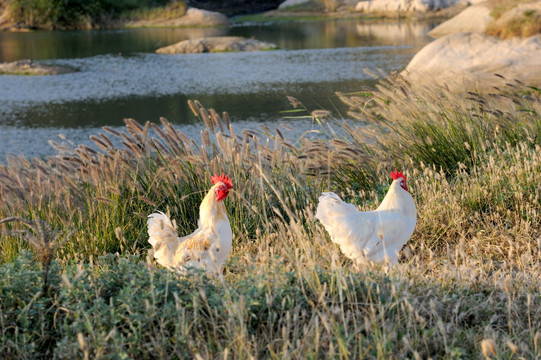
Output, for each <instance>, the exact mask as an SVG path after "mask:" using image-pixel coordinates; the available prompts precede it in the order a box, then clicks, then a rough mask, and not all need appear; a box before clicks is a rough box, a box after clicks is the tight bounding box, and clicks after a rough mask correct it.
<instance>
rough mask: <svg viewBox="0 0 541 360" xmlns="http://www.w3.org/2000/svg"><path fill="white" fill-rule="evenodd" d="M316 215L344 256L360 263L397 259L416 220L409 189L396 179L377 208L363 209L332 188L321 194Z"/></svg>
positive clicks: (411, 232) (389, 261)
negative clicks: (365, 210) (334, 191)
mask: <svg viewBox="0 0 541 360" xmlns="http://www.w3.org/2000/svg"><path fill="white" fill-rule="evenodd" d="M316 218H317V219H318V220H319V221H320V222H321V223H322V224H323V226H324V227H325V229H326V230H327V232H328V233H329V235H330V237H331V240H332V241H333V242H335V243H337V244H338V245H340V250H341V251H342V252H343V253H344V255H345V256H347V257H348V258H350V259H352V260H354V261H355V262H356V263H358V264H365V263H368V262H376V263H386V262H387V263H391V264H393V263H396V262H398V254H399V252H400V250H401V249H402V247H403V246H404V245H405V244H406V243H407V241H408V240H409V238H410V237H411V235H412V234H413V230H414V229H415V224H416V222H417V210H416V208H415V202H414V201H413V198H412V197H411V195H410V193H409V192H407V191H406V190H404V189H403V188H402V187H401V186H400V179H399V180H395V181H393V183H392V184H391V187H390V188H389V191H388V192H387V195H386V196H385V198H384V199H383V201H382V203H381V205H380V206H379V207H378V208H377V209H376V210H375V211H368V212H361V211H359V210H357V208H355V206H353V205H351V204H348V203H345V202H343V201H342V199H340V197H339V196H338V195H336V194H335V193H332V192H327V193H323V194H322V195H321V196H320V198H319V204H318V207H317V211H316Z"/></svg>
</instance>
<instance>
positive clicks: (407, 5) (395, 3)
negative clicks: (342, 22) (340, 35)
mask: <svg viewBox="0 0 541 360" xmlns="http://www.w3.org/2000/svg"><path fill="white" fill-rule="evenodd" d="M459 4H464V0H364V1H359V2H358V3H357V6H356V7H355V11H359V12H364V13H372V14H380V15H385V14H389V15H392V14H408V13H426V12H430V11H438V10H442V9H447V8H450V7H452V6H455V5H459Z"/></svg>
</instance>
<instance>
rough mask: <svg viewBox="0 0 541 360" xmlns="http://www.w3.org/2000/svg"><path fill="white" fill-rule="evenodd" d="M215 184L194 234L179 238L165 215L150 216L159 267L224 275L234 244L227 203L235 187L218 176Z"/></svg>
mask: <svg viewBox="0 0 541 360" xmlns="http://www.w3.org/2000/svg"><path fill="white" fill-rule="evenodd" d="M211 181H212V183H213V184H214V185H213V186H212V187H211V188H210V190H209V192H208V193H207V195H206V196H205V198H204V199H203V201H202V202H201V206H200V208H199V221H198V225H199V226H198V228H197V230H195V231H194V232H193V233H192V234H190V235H187V236H184V237H179V236H178V235H177V226H176V223H175V222H174V221H173V223H172V222H171V220H170V219H169V217H168V216H167V215H165V214H164V213H162V212H157V213H154V214H151V215H149V216H148V221H147V227H148V235H149V239H148V242H149V243H150V244H151V245H152V247H153V249H154V258H155V259H156V261H157V262H158V263H159V264H161V265H163V266H165V267H167V268H171V269H180V270H182V269H185V268H187V267H194V268H200V269H205V270H208V271H210V272H212V273H215V274H221V273H222V267H223V265H224V263H225V261H226V260H227V256H228V255H229V252H230V251H231V245H232V242H233V232H232V231H231V224H230V223H229V219H228V217H227V212H226V209H225V205H224V203H223V200H224V199H225V198H226V197H227V195H228V194H229V190H230V189H232V188H233V184H232V182H231V179H230V178H229V177H227V176H225V174H222V175H221V176H217V175H214V176H212V177H211Z"/></svg>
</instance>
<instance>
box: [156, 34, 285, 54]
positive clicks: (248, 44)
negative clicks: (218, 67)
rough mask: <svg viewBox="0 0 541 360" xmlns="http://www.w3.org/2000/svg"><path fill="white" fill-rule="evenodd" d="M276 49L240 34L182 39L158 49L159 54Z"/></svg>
mask: <svg viewBox="0 0 541 360" xmlns="http://www.w3.org/2000/svg"><path fill="white" fill-rule="evenodd" d="M272 49H276V45H275V44H272V43H268V42H264V41H258V40H254V39H246V38H243V37H240V36H212V37H206V38H201V39H190V40H184V41H180V42H178V43H176V44H173V45H169V46H166V47H163V48H160V49H158V50H156V52H157V53H158V54H192V53H204V52H225V51H259V50H272Z"/></svg>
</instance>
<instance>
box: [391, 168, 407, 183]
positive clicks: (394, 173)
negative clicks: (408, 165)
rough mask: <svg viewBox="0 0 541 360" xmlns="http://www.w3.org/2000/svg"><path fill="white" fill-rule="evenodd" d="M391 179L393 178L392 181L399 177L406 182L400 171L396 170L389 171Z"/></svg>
mask: <svg viewBox="0 0 541 360" xmlns="http://www.w3.org/2000/svg"><path fill="white" fill-rule="evenodd" d="M391 177H392V178H393V180H396V179H398V178H399V177H401V178H402V179H404V181H406V176H405V175H404V174H402V171H396V169H394V172H392V171H391Z"/></svg>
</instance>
